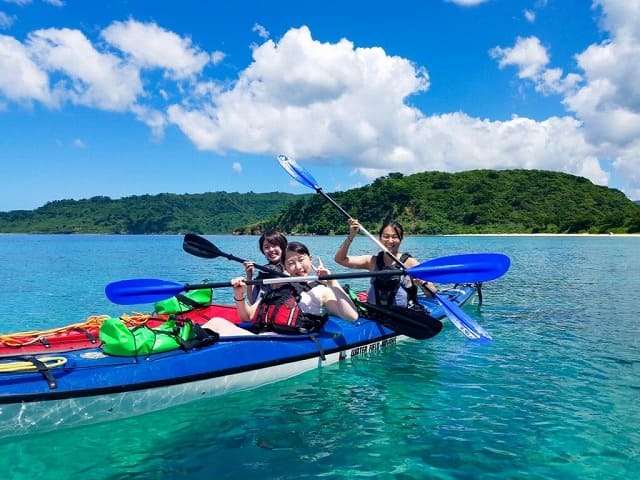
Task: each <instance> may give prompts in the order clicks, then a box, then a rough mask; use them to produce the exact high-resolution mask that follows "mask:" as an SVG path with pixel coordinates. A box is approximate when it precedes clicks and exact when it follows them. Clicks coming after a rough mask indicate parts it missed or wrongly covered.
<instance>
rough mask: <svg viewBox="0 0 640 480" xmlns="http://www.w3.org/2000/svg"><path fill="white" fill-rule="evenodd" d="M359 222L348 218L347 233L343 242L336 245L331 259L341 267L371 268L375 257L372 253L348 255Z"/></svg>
mask: <svg viewBox="0 0 640 480" xmlns="http://www.w3.org/2000/svg"><path fill="white" fill-rule="evenodd" d="M359 228H360V224H359V223H358V221H357V220H356V219H354V218H350V219H349V235H347V238H345V240H344V242H342V243H341V244H340V247H338V251H337V252H336V254H335V256H334V257H333V260H334V261H335V262H336V263H337V264H338V265H342V266H343V267H347V268H360V269H363V270H372V269H373V265H374V263H373V262H374V261H375V258H374V256H373V255H349V247H351V244H352V243H353V240H354V239H355V238H356V235H357V234H358V229H359Z"/></svg>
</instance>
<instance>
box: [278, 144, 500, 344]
mask: <svg viewBox="0 0 640 480" xmlns="http://www.w3.org/2000/svg"><path fill="white" fill-rule="evenodd" d="M277 158H278V162H279V163H280V165H281V166H282V168H284V169H285V170H286V171H287V173H288V174H289V175H291V177H293V178H294V179H295V180H296V181H298V182H300V183H302V184H303V185H305V186H307V187H309V188H311V189H313V190H315V191H316V192H317V193H319V194H320V195H322V196H323V197H324V198H325V199H326V200H328V201H329V203H331V205H333V206H334V207H336V208H337V209H338V210H339V211H340V213H342V214H343V215H344V216H345V217H346V218H348V219H352V218H353V217H351V215H349V213H348V212H347V211H346V210H345V209H343V208H342V207H341V206H340V205H338V204H337V203H336V202H335V201H334V200H333V199H332V198H331V197H329V195H327V194H326V193H325V192H323V191H322V187H320V186H319V185H318V182H316V180H315V179H314V178H313V176H312V175H311V174H310V173H309V172H307V171H306V170H305V169H304V168H302V167H301V166H300V165H299V164H298V163H297V162H296V161H295V160H293V159H290V158H288V157H287V156H286V155H278V157H277ZM360 231H361V232H362V233H364V234H365V235H366V236H367V237H369V239H371V240H372V241H373V242H374V243H375V244H376V245H377V246H378V247H379V248H380V249H381V250H382V251H383V252H385V253H386V254H387V255H389V256H390V257H391V258H392V259H393V260H394V261H395V262H396V264H398V266H399V267H400V268H402V269H403V270H405V267H404V265H403V263H402V262H401V261H400V260H399V259H398V258H396V257H395V255H393V254H392V253H391V252H390V251H389V249H388V248H386V247H385V246H384V245H383V244H382V243H380V241H379V240H378V239H377V238H375V237H374V236H373V235H371V233H369V232H368V231H367V230H366V229H365V228H364V227H363V226H362V225H360ZM494 255H501V254H494ZM502 257H503V258H501V260H500V261H501V265H502V266H506V269H508V268H509V264H510V263H511V260H510V259H509V257H507V256H506V255H502ZM506 269H505V272H506ZM405 271H406V272H408V270H405ZM418 278H420V277H418ZM421 280H430V281H432V282H439V283H465V281H462V280H461V281H453V280H450V281H445V280H434V279H433V278H429V279H426V278H421ZM433 293H434V295H435V298H436V300H437V301H438V303H440V305H441V306H442V308H443V309H444V310H445V312H446V314H447V317H448V318H449V320H451V323H453V324H454V325H455V326H456V327H457V328H458V330H460V331H461V332H462V333H463V334H464V335H465V336H467V337H468V338H471V339H485V340H491V335H490V334H489V332H487V331H486V330H485V329H484V328H482V327H481V326H480V325H479V324H478V322H476V321H475V320H474V319H472V318H471V317H470V316H469V315H468V314H467V313H465V312H464V310H462V308H460V307H459V306H458V305H456V304H455V303H453V302H452V301H451V300H449V299H448V298H446V297H443V296H442V295H440V294H438V293H437V292H433Z"/></svg>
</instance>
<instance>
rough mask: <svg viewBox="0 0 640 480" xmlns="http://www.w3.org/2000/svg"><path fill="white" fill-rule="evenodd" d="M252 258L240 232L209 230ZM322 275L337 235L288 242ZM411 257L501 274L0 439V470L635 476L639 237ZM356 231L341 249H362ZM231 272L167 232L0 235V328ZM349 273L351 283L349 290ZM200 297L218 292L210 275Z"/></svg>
mask: <svg viewBox="0 0 640 480" xmlns="http://www.w3.org/2000/svg"><path fill="white" fill-rule="evenodd" d="M208 238H209V239H210V240H212V241H213V242H214V243H215V244H216V246H218V248H220V249H221V250H222V251H224V252H226V253H231V254H234V255H236V256H238V257H243V258H249V259H252V260H256V261H262V257H261V255H260V254H259V252H258V247H257V238H256V237H231V236H210V237H208ZM299 240H302V241H303V242H305V243H307V244H308V245H309V247H310V248H311V250H312V252H313V253H314V254H315V255H316V256H320V257H321V258H322V260H323V261H324V263H325V265H328V266H329V268H331V269H332V271H333V272H334V273H336V272H339V271H342V270H341V268H339V267H336V266H335V264H334V263H333V261H332V259H333V253H334V251H335V249H336V248H337V247H338V245H339V243H340V242H341V241H342V238H340V237H305V238H302V239H299ZM403 247H404V248H403V251H409V252H411V253H412V254H413V255H414V256H415V257H417V258H419V259H422V260H427V259H429V258H433V257H439V256H444V255H451V254H456V253H473V252H501V253H505V254H507V255H509V256H510V257H511V260H512V266H511V269H510V271H509V272H508V273H507V274H506V275H505V276H504V277H502V278H500V279H498V280H496V281H494V282H490V283H487V284H485V286H484V289H483V293H484V304H483V305H481V306H478V305H470V306H467V307H465V308H466V310H467V311H468V312H469V313H470V314H471V315H473V316H474V317H475V318H477V319H478V321H479V322H480V324H481V325H483V326H484V327H485V328H487V330H489V331H490V332H491V334H492V335H493V337H494V341H493V342H492V343H490V344H483V343H477V342H474V341H471V340H467V339H466V338H465V337H463V336H462V334H461V333H460V332H459V331H458V330H457V329H456V328H455V327H454V326H453V325H452V324H450V323H446V324H445V328H444V329H443V332H442V333H441V334H440V335H438V336H437V337H435V338H433V339H431V340H427V341H422V342H418V341H410V342H404V343H400V344H398V345H396V346H394V347H392V348H389V349H386V350H385V351H382V352H379V353H376V354H373V355H371V356H369V357H363V358H360V357H359V358H357V359H354V360H353V361H349V362H340V363H339V364H338V365H334V366H330V367H327V368H324V369H319V370H317V371H313V372H309V373H307V374H304V375H302V376H299V377H296V378H294V379H291V380H289V381H285V382H281V383H277V384H274V385H270V386H267V387H264V388H260V389H257V390H253V391H249V392H242V393H238V394H232V395H228V396H224V397H218V398H214V399H204V400H202V401H199V402H195V403H193V404H191V405H188V406H177V407H172V406H171V405H167V407H169V408H168V409H167V410H165V411H162V412H157V413H153V414H149V415H144V416H140V417H136V418H133V419H128V420H123V421H117V422H111V423H105V424H100V425H94V426H89V427H84V428H78V429H74V430H61V431H58V432H52V433H47V434H40V435H34V436H32V437H23V438H17V439H0V472H2V473H1V474H0V475H1V478H6V479H11V480H17V479H29V480H39V479H48V480H55V479H69V478H76V479H81V480H90V479H114V480H116V479H117V480H121V479H140V480H148V479H196V478H197V479H200V478H207V479H208V478H211V479H239V478H254V479H299V478H322V479H331V480H332V479H351V478H354V479H355V478H357V479H366V478H371V479H374V478H375V479H423V478H434V479H473V478H483V479H486V478H489V479H490V478H496V479H505V478H506V479H516V478H518V479H519V478H527V479H565V478H567V479H614V478H615V479H627V478H629V479H631V478H639V476H640V314H639V313H638V312H639V311H640V261H639V260H638V259H639V258H640V237H618V236H605V237H414V238H407V239H405V242H404V244H403ZM373 250H374V249H373V248H372V245H371V244H370V242H369V240H368V239H367V238H366V237H360V238H358V239H357V240H356V242H355V244H354V247H353V250H352V251H353V252H358V251H360V252H362V253H365V252H367V253H371V252H372V251H373ZM242 273H243V269H242V265H241V264H239V263H235V262H232V261H229V260H226V259H224V258H219V259H215V260H204V259H200V258H196V257H193V256H190V255H188V254H186V253H185V252H183V251H182V237H181V236H88V235H87V236H85V235H73V236H49V235H0V306H1V307H2V314H1V315H0V333H10V332H12V331H25V330H34V329H43V328H49V327H54V326H60V325H64V324H67V323H73V322H81V321H83V320H84V319H85V318H86V317H88V316H89V315H93V314H105V313H108V314H114V315H119V314H121V313H125V312H131V311H148V309H149V306H146V305H141V306H134V307H132V308H131V309H129V308H126V307H122V306H117V305H113V304H111V303H110V302H109V301H108V300H106V298H105V297H104V293H103V292H104V287H105V285H107V284H108V283H109V282H113V281H116V280H122V279H127V278H137V277H147V278H160V279H166V280H171V281H176V282H190V283H196V282H199V281H201V280H204V279H210V280H213V281H225V280H228V279H230V278H231V277H233V276H236V275H241V274H242ZM365 284H366V280H355V281H351V285H352V286H354V287H364V286H365ZM215 295H216V300H218V301H221V302H227V301H230V300H231V292H230V291H229V290H228V289H220V290H217V291H216V292H215Z"/></svg>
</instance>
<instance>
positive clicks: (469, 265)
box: [407, 253, 511, 283]
mask: <svg viewBox="0 0 640 480" xmlns="http://www.w3.org/2000/svg"><path fill="white" fill-rule="evenodd" d="M510 265H511V260H510V259H509V257H507V256H506V255H503V254H502V253H465V254H461V255H449V256H447V257H438V258H434V259H433V260H429V261H427V262H423V263H421V264H419V265H415V266H413V267H410V268H408V269H407V273H408V274H409V275H411V276H412V277H415V278H419V279H420V280H428V281H431V282H437V283H477V282H488V281H490V280H495V279H496V278H498V277H501V276H502V275H504V274H505V273H506V271H507V270H509V266H510Z"/></svg>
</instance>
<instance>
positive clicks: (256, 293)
mask: <svg viewBox="0 0 640 480" xmlns="http://www.w3.org/2000/svg"><path fill="white" fill-rule="evenodd" d="M263 266H264V267H265V268H268V269H269V270H273V272H274V273H268V272H263V271H261V272H260V273H258V275H257V276H256V280H264V279H266V278H275V277H280V276H281V275H279V274H280V273H283V272H284V268H283V267H282V264H281V263H276V264H273V263H268V264H267V265H263ZM272 288H274V287H273V286H272V285H265V284H262V285H260V287H259V288H254V289H253V298H252V299H251V303H255V301H256V300H258V298H260V296H263V295H264V294H265V293H267V292H268V291H269V290H271V289H272Z"/></svg>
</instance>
